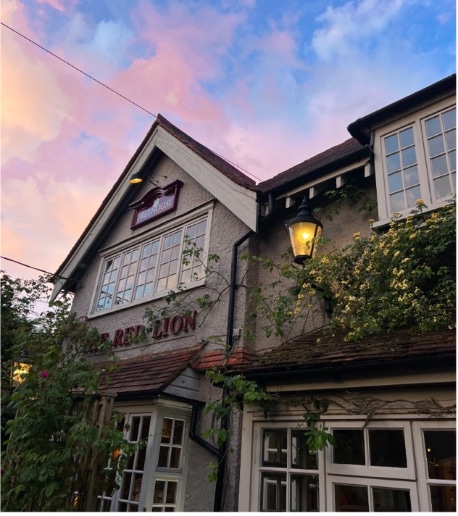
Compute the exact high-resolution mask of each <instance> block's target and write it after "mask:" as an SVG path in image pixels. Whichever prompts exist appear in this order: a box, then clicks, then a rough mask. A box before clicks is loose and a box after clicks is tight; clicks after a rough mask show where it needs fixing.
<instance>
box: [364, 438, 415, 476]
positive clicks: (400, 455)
mask: <svg viewBox="0 0 458 516" xmlns="http://www.w3.org/2000/svg"><path fill="white" fill-rule="evenodd" d="M369 448H370V463H371V466H387V467H392V468H406V467H407V456H406V447H405V443H404V431H403V430H372V429H371V430H369Z"/></svg>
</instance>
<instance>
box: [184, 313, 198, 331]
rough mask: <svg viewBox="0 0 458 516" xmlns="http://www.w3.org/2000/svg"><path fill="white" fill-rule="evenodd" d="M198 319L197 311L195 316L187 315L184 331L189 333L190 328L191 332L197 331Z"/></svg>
mask: <svg viewBox="0 0 458 516" xmlns="http://www.w3.org/2000/svg"><path fill="white" fill-rule="evenodd" d="M196 317H197V310H195V311H194V313H193V314H186V315H185V317H184V326H183V331H188V326H189V328H190V329H191V330H195V329H196Z"/></svg>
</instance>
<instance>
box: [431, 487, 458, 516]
mask: <svg viewBox="0 0 458 516" xmlns="http://www.w3.org/2000/svg"><path fill="white" fill-rule="evenodd" d="M429 492H430V495H431V508H432V511H433V512H451V513H454V512H456V486H430V487H429Z"/></svg>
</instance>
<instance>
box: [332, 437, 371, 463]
mask: <svg viewBox="0 0 458 516" xmlns="http://www.w3.org/2000/svg"><path fill="white" fill-rule="evenodd" d="M334 438H335V440H336V443H335V445H334V463H335V464H365V463H366V461H365V458H364V434H363V431H362V430H334Z"/></svg>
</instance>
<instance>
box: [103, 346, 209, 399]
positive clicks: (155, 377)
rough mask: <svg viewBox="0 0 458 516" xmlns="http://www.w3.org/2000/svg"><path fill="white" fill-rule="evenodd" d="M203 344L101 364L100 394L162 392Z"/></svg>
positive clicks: (186, 365)
mask: <svg viewBox="0 0 458 516" xmlns="http://www.w3.org/2000/svg"><path fill="white" fill-rule="evenodd" d="M202 347H203V344H200V345H197V346H193V347H190V348H185V349H179V350H175V351H163V352H160V353H154V354H149V355H142V356H138V357H135V358H129V359H125V360H119V362H117V363H114V364H115V367H114V369H113V370H110V369H109V365H113V364H112V363H110V364H104V369H103V370H102V371H103V372H102V374H101V376H100V379H99V392H100V393H102V394H103V393H108V392H114V393H116V394H118V395H122V394H133V393H141V394H145V393H149V394H158V393H159V392H161V391H163V390H164V389H165V388H166V387H167V386H168V385H169V384H170V383H171V382H173V380H175V378H177V376H178V375H180V374H181V373H182V372H183V371H184V370H185V369H186V367H188V365H189V364H190V362H191V361H192V360H193V359H194V358H195V357H196V356H197V354H198V353H199V352H200V351H201V349H202Z"/></svg>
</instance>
